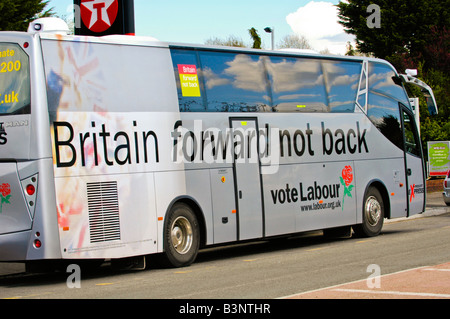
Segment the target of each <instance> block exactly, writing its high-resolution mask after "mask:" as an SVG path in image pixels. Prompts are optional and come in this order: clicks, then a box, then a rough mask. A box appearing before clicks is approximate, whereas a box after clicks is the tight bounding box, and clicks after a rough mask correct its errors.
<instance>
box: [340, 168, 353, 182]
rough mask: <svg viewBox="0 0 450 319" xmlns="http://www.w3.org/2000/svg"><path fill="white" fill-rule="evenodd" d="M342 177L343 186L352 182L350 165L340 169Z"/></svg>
mask: <svg viewBox="0 0 450 319" xmlns="http://www.w3.org/2000/svg"><path fill="white" fill-rule="evenodd" d="M342 178H343V179H344V182H345V186H347V187H348V186H349V185H350V184H351V183H352V182H353V170H352V167H351V166H345V167H344V169H343V170H342Z"/></svg>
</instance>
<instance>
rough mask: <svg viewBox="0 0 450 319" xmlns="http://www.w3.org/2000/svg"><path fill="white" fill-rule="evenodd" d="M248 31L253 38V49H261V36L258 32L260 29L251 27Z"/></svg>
mask: <svg viewBox="0 0 450 319" xmlns="http://www.w3.org/2000/svg"><path fill="white" fill-rule="evenodd" d="M248 32H249V33H250V37H251V38H252V40H253V46H252V48H253V49H261V37H260V36H259V34H258V30H256V29H255V28H251V29H249V30H248Z"/></svg>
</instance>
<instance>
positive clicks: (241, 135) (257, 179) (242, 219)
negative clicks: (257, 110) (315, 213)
mask: <svg viewBox="0 0 450 319" xmlns="http://www.w3.org/2000/svg"><path fill="white" fill-rule="evenodd" d="M230 124H231V128H232V129H233V140H234V170H235V181H236V182H235V187H236V189H235V193H236V194H235V196H236V203H237V215H238V216H237V217H238V239H239V240H245V239H252V238H260V237H263V236H264V234H263V216H264V212H263V203H262V200H263V199H262V193H261V167H260V162H259V153H258V152H259V150H258V144H259V141H258V139H259V134H258V125H257V120H256V118H231V119H230Z"/></svg>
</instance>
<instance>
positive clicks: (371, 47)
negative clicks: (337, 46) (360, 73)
mask: <svg viewBox="0 0 450 319" xmlns="http://www.w3.org/2000/svg"><path fill="white" fill-rule="evenodd" d="M372 3H376V4H377V5H378V6H379V7H380V9H381V11H380V18H381V25H380V27H379V28H376V27H375V28H370V27H369V26H368V24H367V21H368V18H369V16H371V12H370V11H369V12H367V7H368V6H369V5H370V4H372ZM337 7H338V11H339V13H338V17H339V20H340V21H339V23H340V24H342V25H343V26H344V29H345V31H346V32H347V33H349V34H353V35H355V36H356V45H357V49H358V50H359V51H360V52H362V53H373V54H374V55H375V56H376V57H379V58H382V59H387V58H389V57H390V56H392V55H394V54H402V53H408V54H410V55H411V56H417V55H420V53H421V52H423V50H424V47H425V46H426V45H427V43H428V41H429V34H430V30H431V28H433V27H434V28H437V29H438V30H442V29H443V28H444V27H448V26H449V25H450V11H449V10H448V2H447V1H440V0H397V1H390V0H377V1H373V0H348V1H347V2H339V4H338V5H337Z"/></svg>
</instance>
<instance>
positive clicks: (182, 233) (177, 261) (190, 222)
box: [163, 203, 200, 267]
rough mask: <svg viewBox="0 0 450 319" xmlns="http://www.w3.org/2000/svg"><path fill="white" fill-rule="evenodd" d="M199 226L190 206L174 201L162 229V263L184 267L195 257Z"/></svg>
mask: <svg viewBox="0 0 450 319" xmlns="http://www.w3.org/2000/svg"><path fill="white" fill-rule="evenodd" d="M199 246H200V227H199V224H198V221H197V217H196V215H195V213H194V212H193V210H192V209H191V207H189V206H188V205H187V204H185V203H176V204H174V205H173V207H172V208H171V210H170V212H169V214H168V217H167V220H166V224H165V229H164V255H163V256H164V260H165V262H164V264H165V265H166V266H172V267H185V266H189V265H190V264H192V263H193V262H194V260H195V258H196V257H197V254H198V250H199Z"/></svg>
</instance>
